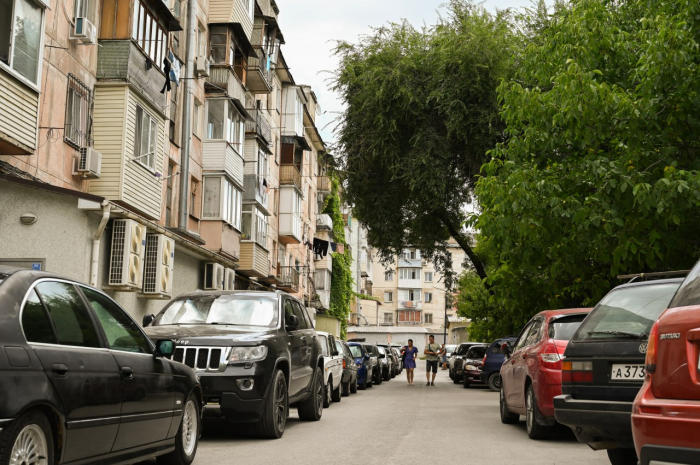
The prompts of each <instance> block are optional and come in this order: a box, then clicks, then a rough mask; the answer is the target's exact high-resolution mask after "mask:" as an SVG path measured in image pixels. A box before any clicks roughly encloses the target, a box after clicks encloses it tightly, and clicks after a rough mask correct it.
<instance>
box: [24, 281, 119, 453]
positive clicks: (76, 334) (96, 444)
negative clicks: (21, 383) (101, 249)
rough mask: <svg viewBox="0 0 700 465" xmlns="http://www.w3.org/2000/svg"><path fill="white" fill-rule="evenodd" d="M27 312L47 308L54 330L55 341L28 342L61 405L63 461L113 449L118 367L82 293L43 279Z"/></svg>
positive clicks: (117, 396)
mask: <svg viewBox="0 0 700 465" xmlns="http://www.w3.org/2000/svg"><path fill="white" fill-rule="evenodd" d="M23 311H24V312H35V313H38V312H41V311H45V312H46V313H47V314H48V315H49V318H50V320H51V325H52V328H53V331H54V333H55V341H56V343H55V344H46V343H33V342H32V341H29V344H30V346H31V347H32V349H33V350H34V352H35V353H36V354H37V356H38V357H39V360H40V361H41V363H42V365H43V367H44V370H45V372H46V375H47V376H48V378H49V380H50V382H51V385H52V386H53V387H54V389H55V390H56V392H57V393H58V396H59V398H60V399H61V402H62V403H63V412H62V413H63V414H64V415H65V427H66V431H65V435H66V436H65V448H64V449H63V450H64V453H63V462H72V461H74V460H84V459H89V458H91V457H96V456H100V455H103V454H107V453H109V452H110V450H111V449H112V444H114V440H115V439H116V436H117V431H118V429H119V415H120V411H121V400H122V393H121V379H120V375H119V367H118V366H117V363H116V360H115V359H114V357H113V356H112V354H110V352H109V350H107V348H106V347H105V346H104V340H103V339H102V338H101V337H100V334H99V332H98V331H97V329H96V325H95V321H94V320H93V318H92V315H91V313H90V312H89V311H88V309H87V307H86V305H85V302H84V301H83V299H82V297H81V295H80V293H79V292H78V290H77V289H76V287H75V285H74V284H73V283H70V282H67V281H58V280H56V281H54V280H47V281H41V282H39V283H38V284H37V285H36V286H35V287H34V289H33V290H32V291H31V292H30V293H29V296H28V299H27V302H26V304H25V308H24V310H23Z"/></svg>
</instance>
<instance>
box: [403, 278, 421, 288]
mask: <svg viewBox="0 0 700 465" xmlns="http://www.w3.org/2000/svg"><path fill="white" fill-rule="evenodd" d="M421 287H422V283H421V282H420V278H418V279H405V278H399V288H400V289H420V288H421Z"/></svg>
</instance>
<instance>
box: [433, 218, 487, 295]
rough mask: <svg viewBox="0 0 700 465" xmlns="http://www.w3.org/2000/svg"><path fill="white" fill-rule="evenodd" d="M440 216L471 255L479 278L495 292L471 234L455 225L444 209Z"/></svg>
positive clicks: (461, 245)
mask: <svg viewBox="0 0 700 465" xmlns="http://www.w3.org/2000/svg"><path fill="white" fill-rule="evenodd" d="M439 217H440V220H442V223H443V224H444V225H445V227H446V228H447V230H448V231H449V232H450V235H451V236H452V237H453V238H454V240H456V241H457V244H459V246H460V247H461V248H462V250H464V253H466V254H467V257H469V261H471V263H472V266H473V267H474V270H475V271H476V274H477V275H479V278H481V282H482V283H483V284H484V286H485V287H486V289H487V290H488V291H489V292H490V293H493V291H492V290H491V285H490V284H489V283H487V282H486V278H487V277H488V276H487V274H486V269H485V268H484V263H483V262H482V261H481V259H480V258H479V257H478V256H477V255H476V253H475V252H474V249H473V248H472V246H471V244H470V243H469V236H468V235H466V234H464V233H463V232H462V230H461V228H458V227H457V226H455V224H454V223H453V222H452V220H451V218H450V216H449V215H448V213H447V212H444V211H443V212H441V213H439Z"/></svg>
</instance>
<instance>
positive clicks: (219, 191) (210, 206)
mask: <svg viewBox="0 0 700 465" xmlns="http://www.w3.org/2000/svg"><path fill="white" fill-rule="evenodd" d="M242 199H243V195H242V193H241V191H240V190H238V189H237V188H236V186H234V185H233V183H232V182H231V181H229V180H228V179H227V178H225V177H223V176H207V177H205V178H204V211H203V213H202V218H203V219H207V220H222V221H225V222H226V223H228V224H230V225H231V226H233V227H234V228H236V229H238V230H240V229H241V208H242Z"/></svg>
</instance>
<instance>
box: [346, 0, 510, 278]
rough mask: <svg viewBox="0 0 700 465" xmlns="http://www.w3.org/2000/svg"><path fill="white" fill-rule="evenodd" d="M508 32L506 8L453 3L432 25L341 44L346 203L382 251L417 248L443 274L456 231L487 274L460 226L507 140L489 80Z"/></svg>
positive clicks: (503, 72)
mask: <svg viewBox="0 0 700 465" xmlns="http://www.w3.org/2000/svg"><path fill="white" fill-rule="evenodd" d="M511 31H512V28H511V16H510V15H509V13H507V12H501V13H498V14H495V15H494V14H491V13H489V12H487V11H486V10H485V9H483V8H482V7H480V6H476V5H474V4H472V3H470V2H467V1H461V0H454V1H452V2H451V4H450V6H449V15H448V17H447V18H445V19H442V20H441V21H440V23H439V24H438V25H436V26H434V27H431V28H427V27H426V28H423V29H421V30H418V29H415V28H413V27H412V26H410V25H409V24H408V23H406V22H403V23H401V24H389V25H386V26H385V27H381V28H379V29H376V30H375V31H374V32H373V34H371V35H369V36H367V37H364V38H362V39H361V40H360V41H359V43H357V44H350V43H347V42H341V43H339V44H338V46H337V48H336V50H335V52H336V54H337V55H338V56H339V58H340V67H339V70H338V71H337V73H336V74H335V76H334V78H333V83H334V89H335V90H336V91H338V92H339V93H340V95H341V97H342V99H343V100H344V102H345V103H346V105H347V109H346V111H345V113H344V115H343V116H342V118H341V119H340V121H339V127H338V130H337V133H338V150H339V153H340V154H341V159H342V160H341V162H342V166H341V170H340V174H341V176H342V180H343V182H344V188H345V200H346V201H347V202H348V203H349V204H351V205H353V213H354V215H355V217H356V218H357V219H358V220H360V221H361V222H362V223H363V224H365V225H366V226H367V229H368V240H369V242H370V243H371V244H372V245H373V246H374V247H376V248H377V249H378V250H379V253H380V255H381V257H382V258H384V259H385V260H390V259H391V258H393V257H395V256H396V255H397V254H399V253H400V252H401V250H402V249H403V248H404V247H408V246H411V247H417V248H420V249H421V251H422V252H423V253H424V255H426V256H429V257H433V258H434V259H435V261H436V265H437V266H438V267H442V269H443V271H444V269H445V267H447V268H449V265H450V262H449V254H448V253H447V252H446V248H445V243H446V241H447V239H448V238H449V237H450V236H452V237H454V238H455V240H456V241H457V242H458V243H459V245H460V246H461V247H462V249H464V251H465V253H466V254H467V256H468V257H469V259H470V261H471V264H472V265H473V267H474V269H475V270H476V272H477V274H478V275H479V276H480V277H482V279H483V278H485V277H486V273H485V270H484V265H483V263H482V262H481V260H480V259H479V258H478V256H477V255H476V253H475V252H474V250H473V249H472V244H471V243H470V240H469V236H468V235H467V234H466V233H465V230H464V228H463V225H464V222H465V220H466V219H467V216H466V215H465V205H467V204H469V203H471V202H472V198H473V197H472V187H473V182H474V180H475V178H476V175H477V174H478V172H479V169H480V166H481V165H482V164H483V163H484V162H485V161H486V160H487V158H486V152H487V151H488V150H489V149H491V148H493V146H494V145H495V143H496V142H497V141H500V140H502V137H503V123H502V122H501V119H500V118H499V114H498V113H499V105H498V101H497V97H496V89H497V86H498V85H499V82H500V81H501V79H503V78H504V77H508V76H510V75H511V74H512V72H513V69H514V56H516V55H517V53H516V50H517V44H518V41H517V40H516V39H517V37H516V36H515V35H514V34H513V33H512V32H511Z"/></svg>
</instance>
